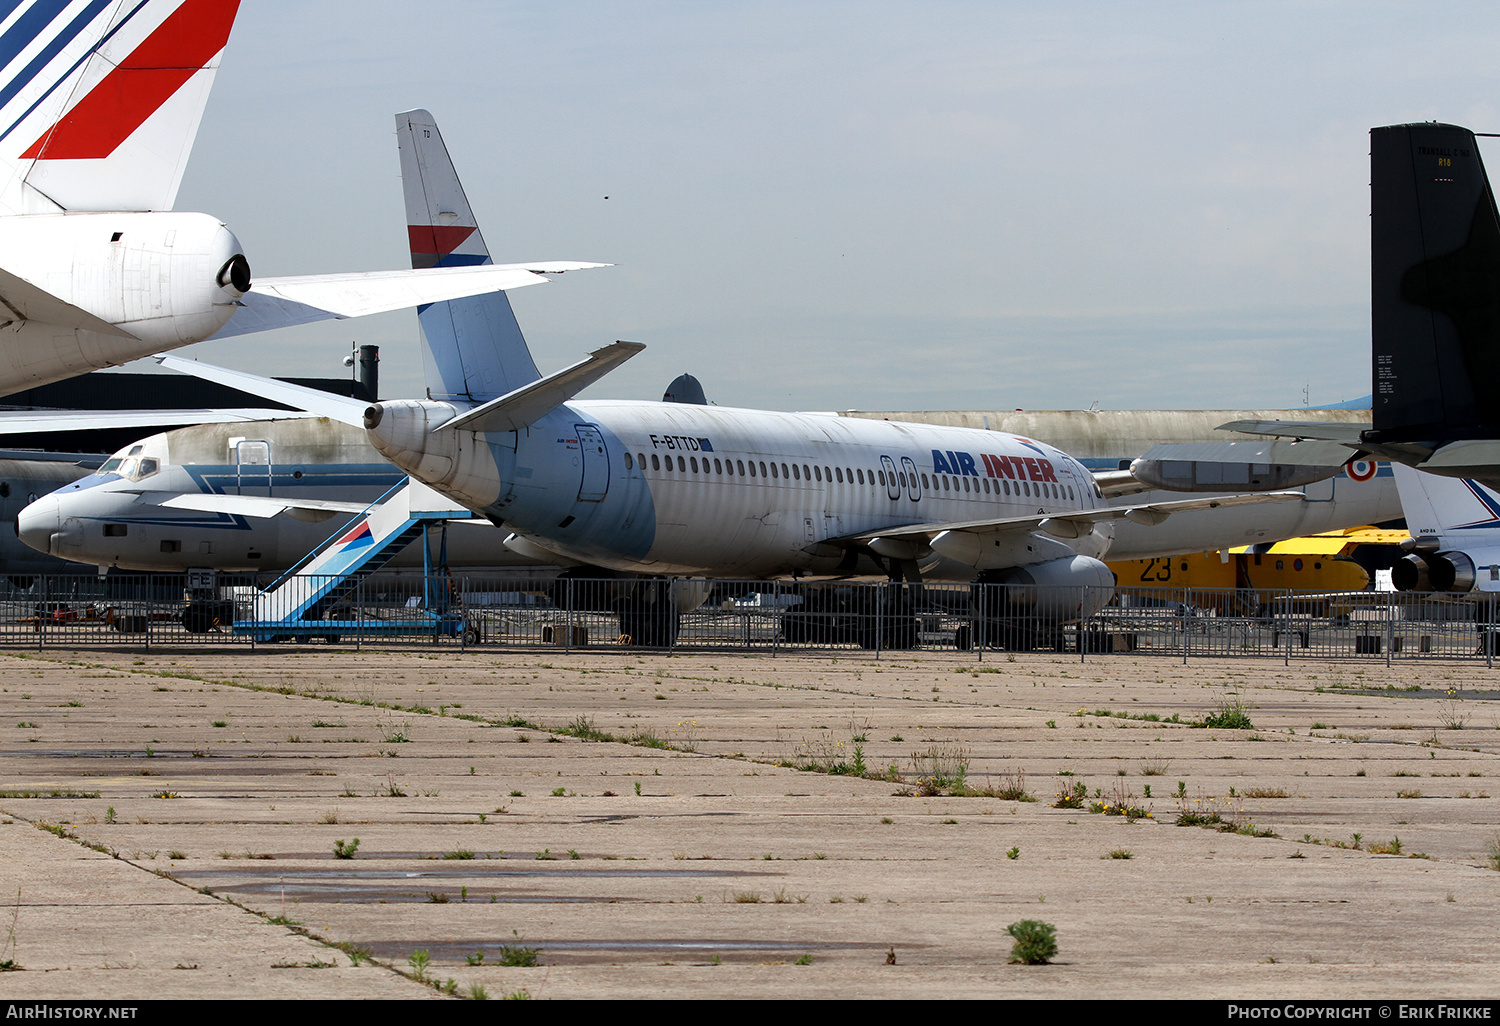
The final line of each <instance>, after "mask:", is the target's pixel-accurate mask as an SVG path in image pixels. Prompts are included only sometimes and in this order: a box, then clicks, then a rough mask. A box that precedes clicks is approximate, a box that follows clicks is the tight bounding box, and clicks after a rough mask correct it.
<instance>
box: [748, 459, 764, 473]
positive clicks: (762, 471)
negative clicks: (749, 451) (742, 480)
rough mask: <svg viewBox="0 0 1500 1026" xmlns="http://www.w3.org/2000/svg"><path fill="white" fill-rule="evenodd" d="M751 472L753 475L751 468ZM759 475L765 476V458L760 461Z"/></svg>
mask: <svg viewBox="0 0 1500 1026" xmlns="http://www.w3.org/2000/svg"><path fill="white" fill-rule="evenodd" d="M751 473H752V475H753V474H754V471H753V470H752V471H751ZM760 476H761V477H765V476H766V461H765V460H761V461H760Z"/></svg>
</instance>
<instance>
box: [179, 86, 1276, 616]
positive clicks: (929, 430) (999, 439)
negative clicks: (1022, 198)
mask: <svg viewBox="0 0 1500 1026" xmlns="http://www.w3.org/2000/svg"><path fill="white" fill-rule="evenodd" d="M397 136H398V141H399V144H400V150H401V159H402V179H403V184H404V188H405V189H406V191H407V207H408V210H409V211H419V212H422V219H421V220H420V221H414V222H413V224H412V226H411V233H412V236H413V237H414V238H416V237H419V236H423V235H424V233H425V231H426V229H429V228H430V227H431V226H433V225H436V224H442V223H445V221H444V220H440V218H444V215H446V223H448V224H451V225H455V226H457V225H462V226H464V228H465V229H466V230H465V231H462V232H461V231H453V232H451V233H445V234H444V235H443V236H440V237H439V236H437V235H436V233H434V242H435V243H436V244H437V246H438V247H439V249H438V252H437V256H438V259H439V261H441V260H442V259H443V258H444V257H445V256H446V255H447V254H448V253H449V252H458V250H457V249H455V248H454V247H455V246H463V245H467V244H470V243H469V241H468V240H470V239H473V238H475V237H476V236H477V230H475V229H470V228H469V226H471V225H473V224H474V223H475V222H474V220H473V217H472V213H471V212H470V211H469V207H468V203H467V200H466V199H464V198H463V190H462V187H461V186H460V185H459V183H458V178H457V175H456V174H455V173H454V171H453V168H452V164H451V162H450V161H449V160H448V156H447V151H446V149H445V148H444V147H443V144H442V140H441V136H440V135H439V134H438V131H437V126H436V124H435V123H434V122H433V121H432V118H431V116H430V115H429V114H427V113H426V112H425V111H411V112H407V113H405V114H401V115H398V116H397ZM502 298H503V297H502ZM495 302H496V298H495V297H479V298H476V299H470V300H461V301H458V302H455V303H450V304H447V305H446V306H443V305H439V306H433V307H431V308H429V309H428V310H427V311H425V312H424V313H423V315H422V316H421V319H420V323H421V328H422V333H423V337H424V339H425V345H426V349H427V353H428V355H429V359H430V360H431V361H432V363H431V365H430V366H429V368H428V369H429V377H430V379H435V380H436V381H438V382H439V386H440V387H439V388H435V389H433V390H432V396H431V397H430V398H427V399H412V400H394V401H384V402H377V403H370V404H365V403H359V402H351V401H349V400H343V399H340V398H338V397H333V396H328V395H317V394H313V393H311V392H310V391H309V390H304V389H298V388H296V387H291V388H286V387H278V384H277V383H275V382H272V381H270V380H268V379H260V378H255V377H253V376H251V375H246V374H242V373H240V372H237V371H223V370H219V369H215V368H209V367H207V366H205V365H202V364H197V363H194V362H193V361H187V360H180V359H177V358H175V357H163V358H162V362H163V364H164V365H165V366H167V367H169V368H171V369H176V370H184V371H187V372H190V373H195V374H198V375H199V376H201V377H205V378H208V379H210V380H216V381H220V382H222V383H226V384H233V385H234V387H244V386H246V385H253V387H254V388H255V390H256V392H257V394H261V395H266V396H269V397H272V398H274V399H276V400H277V401H280V402H288V403H289V404H292V405H299V406H301V407H302V408H303V409H306V410H308V411H309V412H311V413H314V414H320V415H326V416H329V417H331V418H333V419H336V420H341V421H344V422H345V423H351V424H357V425H360V426H362V427H363V428H364V430H365V433H366V436H367V438H368V439H369V441H370V443H371V444H372V445H373V446H374V447H375V448H376V449H377V450H378V451H379V452H381V453H382V454H383V455H384V456H385V457H386V458H388V459H390V460H391V462H393V463H395V464H396V466H398V467H400V468H401V469H402V470H404V471H406V472H407V473H408V474H409V475H410V476H411V477H412V478H413V479H414V480H416V481H418V482H421V483H423V484H425V485H428V486H431V488H432V489H435V490H436V491H437V492H439V493H441V495H443V496H445V497H447V499H448V500H450V501H452V502H455V503H457V504H459V505H461V506H463V507H465V508H467V509H468V510H471V511H474V512H475V513H477V514H479V515H480V516H482V517H484V518H485V519H487V520H489V521H490V522H491V523H493V524H495V525H496V526H497V527H501V528H502V529H503V530H505V531H506V532H507V535H506V541H505V544H506V546H507V547H508V548H510V549H512V550H513V551H516V552H519V553H521V554H523V555H531V556H534V557H536V558H539V559H544V560H549V561H552V562H556V563H560V564H562V565H565V566H570V567H574V568H577V570H578V572H579V573H580V574H584V575H589V574H592V575H598V574H599V573H600V572H601V570H603V571H605V572H618V573H623V574H632V575H642V574H645V575H670V576H678V575H702V574H711V575H715V576H721V577H769V576H779V575H802V574H839V573H848V572H850V571H851V570H853V569H854V568H855V567H857V566H858V564H859V562H860V560H861V559H862V558H864V559H868V560H870V561H872V562H873V563H874V564H875V565H878V566H880V567H881V568H882V569H883V570H884V572H885V573H886V574H888V575H889V576H890V578H891V579H892V580H894V581H903V580H905V581H918V580H921V579H922V577H923V575H924V574H926V575H928V576H929V577H933V576H938V577H947V578H950V579H952V578H957V579H962V580H978V581H981V582H992V583H995V584H1035V585H1043V586H1050V587H1046V588H1042V589H1034V590H1025V589H1023V590H1021V591H1018V592H1015V593H1014V594H1013V596H1012V597H1011V598H1009V599H1007V602H1010V603H1012V604H1013V605H1015V606H1016V607H1019V606H1021V605H1028V606H1030V607H1031V608H1029V609H1027V610H1026V612H1027V613H1028V614H1029V615H1031V616H1032V617H1034V618H1035V619H1036V620H1038V621H1050V622H1051V623H1054V624H1055V623H1057V622H1061V621H1064V620H1068V619H1073V618H1076V617H1078V616H1080V615H1088V614H1089V613H1092V612H1094V611H1095V610H1097V609H1098V608H1100V607H1102V606H1103V605H1104V604H1105V603H1106V602H1108V600H1109V598H1110V597H1111V595H1112V594H1113V588H1114V578H1113V576H1112V575H1111V573H1110V571H1109V569H1108V568H1107V567H1106V566H1105V565H1104V563H1103V562H1102V561H1101V559H1100V557H1101V556H1102V555H1103V554H1104V553H1105V552H1106V551H1107V550H1108V549H1109V545H1110V541H1111V538H1112V534H1113V526H1114V524H1115V523H1116V522H1118V521H1120V520H1122V519H1129V520H1132V521H1135V522H1138V523H1146V524H1157V523H1162V522H1164V521H1166V520H1167V519H1168V517H1170V516H1171V515H1172V514H1174V513H1177V512H1187V511H1194V510H1200V509H1209V508H1219V507H1224V506H1231V505H1237V504H1251V503H1256V502H1263V501H1265V502H1277V501H1284V502H1300V501H1302V496H1301V495H1299V494H1295V493H1291V494H1287V493H1272V494H1267V495H1246V496H1231V497H1205V498H1195V499H1188V500H1181V501H1175V502H1160V503H1151V504H1144V505H1131V506H1123V507H1111V506H1109V505H1108V504H1107V502H1106V500H1105V497H1104V495H1103V492H1102V489H1101V488H1100V486H1099V485H1098V484H1097V483H1096V481H1095V479H1094V477H1093V476H1092V475H1091V474H1090V473H1089V472H1088V471H1087V470H1086V469H1085V468H1084V467H1083V466H1082V464H1080V463H1079V462H1078V461H1077V460H1075V459H1073V458H1072V457H1070V456H1069V455H1068V454H1066V453H1064V452H1062V451H1060V450H1058V449H1056V448H1053V447H1052V446H1049V445H1047V444H1045V443H1043V442H1039V441H1036V440H1033V439H1030V438H1023V437H1020V436H1016V435H1007V434H1002V433H999V432H990V431H979V430H972V429H961V428H942V427H934V426H929V425H922V424H905V423H895V422H884V421H856V420H849V419H845V418H838V417H832V416H819V415H816V414H790V413H778V412H771V411H764V410H742V409H730V408H725V407H715V406H695V405H681V404H671V403H654V402H629V401H577V400H574V398H573V397H574V396H575V395H576V394H577V393H578V392H580V391H581V390H583V389H584V388H586V387H587V386H588V385H590V384H592V383H593V382H595V381H597V380H598V379H600V378H601V377H603V376H604V375H605V374H606V373H608V372H609V371H610V370H612V369H613V368H614V367H616V366H618V365H619V364H621V363H623V362H624V361H625V360H627V359H629V358H631V357H633V356H635V355H636V354H637V353H639V352H640V351H641V350H642V349H644V348H645V347H644V346H642V345H640V344H639V343H634V342H616V343H614V344H613V345H610V346H606V347H604V348H602V349H600V350H598V351H596V352H594V353H593V354H591V355H590V356H589V358H588V359H586V360H583V361H581V362H579V363H577V364H574V365H573V366H571V367H568V368H565V369H564V370H561V371H558V372H556V373H553V374H549V375H547V376H545V377H544V376H542V375H541V374H540V373H539V372H538V370H537V368H536V364H535V363H534V362H533V360H532V357H531V353H530V351H529V349H528V348H527V346H526V343H525V340H524V338H523V337H522V336H521V334H520V332H519V330H518V329H516V330H512V325H513V324H514V318H513V317H510V318H502V317H498V316H496V307H495V306H494V305H493V304H494V303H495ZM355 533H356V532H351V533H350V537H353V536H354V534H355ZM671 630H672V628H671V627H670V626H668V628H667V631H668V633H670V631H671ZM627 633H632V632H629V631H628V632H627ZM662 640H665V638H664V637H660V636H658V637H653V638H651V639H650V640H648V643H657V642H659V641H662Z"/></svg>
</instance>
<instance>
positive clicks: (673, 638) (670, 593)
mask: <svg viewBox="0 0 1500 1026" xmlns="http://www.w3.org/2000/svg"><path fill="white" fill-rule="evenodd" d="M667 619H669V620H671V621H672V627H671V628H670V629H669V630H668V631H667V652H668V654H671V653H673V652H676V651H677V630H678V627H679V626H680V625H679V624H678V623H677V578H675V577H671V578H668V579H667Z"/></svg>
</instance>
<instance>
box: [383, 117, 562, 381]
mask: <svg viewBox="0 0 1500 1026" xmlns="http://www.w3.org/2000/svg"><path fill="white" fill-rule="evenodd" d="M396 140H397V143H398V145H399V148H400V151H401V184H402V189H403V191H404V192H405V194H406V223H407V232H408V234H409V236H410V239H411V265H412V267H417V268H421V267H457V266H463V265H472V264H488V263H490V253H489V250H488V249H487V248H486V247H485V244H484V236H483V235H482V234H481V233H480V231H479V224H478V222H477V221H476V220H475V219H474V212H473V211H472V210H470V209H469V201H468V198H467V197H466V196H465V195H464V188H463V185H462V184H461V183H460V182H459V180H458V172H457V171H455V170H454V168H453V161H452V160H451V159H450V158H449V156H448V148H447V147H446V146H444V145H443V137H442V135H441V134H440V133H439V132H438V128H437V122H436V121H434V120H433V118H432V115H431V114H429V113H427V111H425V110H409V111H405V112H403V113H401V114H397V115H396ZM417 321H418V323H419V324H420V325H421V329H422V363H423V367H424V370H425V371H426V374H427V395H428V398H431V399H438V400H455V399H457V400H465V401H473V402H485V401H487V400H490V399H495V398H498V397H500V396H502V395H505V394H506V393H508V392H512V391H514V390H515V389H517V388H520V387H521V386H522V385H528V384H530V383H531V382H533V381H536V380H537V379H539V378H540V377H541V375H540V374H539V373H538V372H537V369H536V362H535V361H534V360H533V359H532V358H531V350H530V349H528V348H527V346H526V339H525V337H524V336H523V335H522V334H521V326H520V325H519V324H517V323H516V315H515V313H514V312H512V310H511V307H510V300H509V299H507V298H506V297H505V293H504V292H493V293H490V294H488V295H483V296H474V297H472V298H469V299H458V300H453V301H451V302H447V303H433V304H432V305H430V306H424V307H419V308H418V309H417Z"/></svg>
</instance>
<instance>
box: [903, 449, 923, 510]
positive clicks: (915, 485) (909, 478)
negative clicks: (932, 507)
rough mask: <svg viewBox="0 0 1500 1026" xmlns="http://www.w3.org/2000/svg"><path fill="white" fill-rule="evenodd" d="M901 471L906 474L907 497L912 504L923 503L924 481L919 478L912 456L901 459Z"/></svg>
mask: <svg viewBox="0 0 1500 1026" xmlns="http://www.w3.org/2000/svg"><path fill="white" fill-rule="evenodd" d="M901 469H902V470H903V471H905V472H906V497H907V498H909V499H911V501H912V502H921V501H922V479H921V478H920V477H918V476H917V465H916V463H915V462H913V461H912V458H911V457H910V456H903V457H901Z"/></svg>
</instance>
